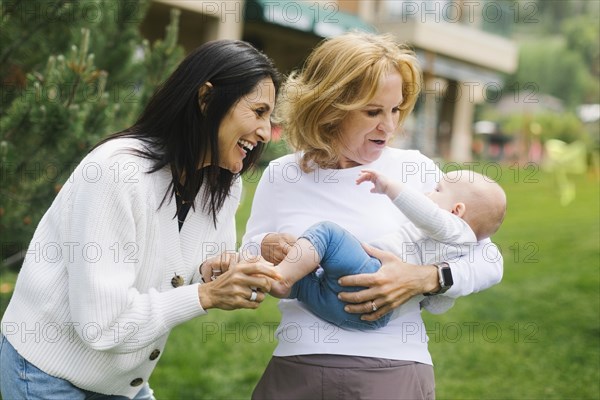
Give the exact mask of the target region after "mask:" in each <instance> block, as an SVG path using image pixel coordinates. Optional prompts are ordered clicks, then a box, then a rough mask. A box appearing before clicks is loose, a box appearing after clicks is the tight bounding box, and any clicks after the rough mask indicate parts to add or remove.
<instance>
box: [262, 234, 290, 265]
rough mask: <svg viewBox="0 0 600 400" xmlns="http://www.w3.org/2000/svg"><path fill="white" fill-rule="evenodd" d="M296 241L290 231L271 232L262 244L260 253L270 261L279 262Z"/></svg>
mask: <svg viewBox="0 0 600 400" xmlns="http://www.w3.org/2000/svg"><path fill="white" fill-rule="evenodd" d="M294 243H296V238H295V237H294V236H292V235H290V234H289V233H269V234H268V235H267V236H265V237H264V238H263V241H262V243H261V244H260V253H261V254H262V256H263V257H264V258H265V260H267V261H268V262H270V263H273V264H275V265H277V264H279V263H280V262H281V261H282V260H283V259H284V258H285V256H286V255H287V253H288V252H289V251H290V248H291V247H292V246H293V245H294Z"/></svg>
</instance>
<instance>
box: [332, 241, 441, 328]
mask: <svg viewBox="0 0 600 400" xmlns="http://www.w3.org/2000/svg"><path fill="white" fill-rule="evenodd" d="M363 248H364V249H365V251H366V252H367V253H368V254H369V255H371V256H373V257H376V258H378V259H379V260H380V261H381V264H382V265H381V268H380V269H379V271H377V272H375V273H373V274H358V275H348V276H344V277H342V278H340V285H342V286H365V287H367V289H364V290H361V291H359V292H342V293H340V294H339V298H340V300H342V301H344V302H347V303H353V304H348V305H347V306H346V307H345V310H346V311H347V312H349V313H354V314H365V315H363V316H362V317H361V319H363V320H365V321H375V320H377V319H379V318H381V317H382V316H384V315H385V314H387V313H389V312H390V311H392V310H393V309H394V308H396V307H398V306H400V305H402V304H404V303H406V302H407V301H408V300H409V299H411V298H412V297H413V296H415V295H418V294H422V293H428V292H434V291H436V290H437V289H438V288H439V281H438V273H437V269H436V268H435V267H434V266H423V265H414V264H408V263H405V262H404V261H402V260H401V259H400V258H398V257H396V256H395V255H394V254H392V253H389V252H386V251H383V250H379V249H376V248H374V247H371V246H369V245H366V244H363Z"/></svg>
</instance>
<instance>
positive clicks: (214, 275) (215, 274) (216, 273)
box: [210, 269, 221, 281]
mask: <svg viewBox="0 0 600 400" xmlns="http://www.w3.org/2000/svg"><path fill="white" fill-rule="evenodd" d="M220 275H221V270H220V269H213V270H212V276H211V277H210V279H211V280H213V281H214V280H215V279H217V278H218V277H219V276H220Z"/></svg>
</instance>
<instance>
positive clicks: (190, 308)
mask: <svg viewBox="0 0 600 400" xmlns="http://www.w3.org/2000/svg"><path fill="white" fill-rule="evenodd" d="M198 286H200V284H198V283H196V284H193V285H187V286H182V287H180V288H177V289H174V290H169V291H168V292H163V293H161V296H162V297H163V299H162V306H163V318H164V324H165V326H167V327H168V328H169V329H171V328H173V327H175V326H176V325H179V324H181V323H183V322H186V321H189V320H191V319H193V318H195V317H198V316H200V315H204V314H207V311H206V310H205V309H204V308H202V304H200V299H199V298H198Z"/></svg>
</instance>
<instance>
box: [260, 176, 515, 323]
mask: <svg viewBox="0 0 600 400" xmlns="http://www.w3.org/2000/svg"><path fill="white" fill-rule="evenodd" d="M367 181H369V182H372V183H373V184H374V186H373V188H372V189H371V192H373V193H381V194H385V195H387V196H388V197H389V198H390V200H392V201H393V203H394V205H396V206H397V207H398V208H399V209H400V211H402V213H403V214H404V215H405V216H406V217H407V218H408V219H409V220H410V221H411V223H406V224H405V225H403V226H402V228H401V229H400V230H399V231H398V232H394V233H392V234H390V235H387V236H385V237H383V238H381V239H380V240H378V241H377V242H375V243H373V245H375V247H378V248H381V249H384V250H388V251H391V252H393V253H395V254H396V255H398V256H399V257H401V258H403V259H404V260H405V261H408V262H411V263H414V264H424V265H429V264H433V263H437V262H440V261H448V260H452V259H456V258H458V257H460V256H463V255H465V254H467V252H468V250H469V248H470V247H469V244H474V243H476V242H477V241H478V240H481V239H484V238H487V237H490V236H491V235H492V234H494V233H495V232H496V231H497V230H498V228H499V227H500V225H501V223H502V220H503V219H504V214H505V212H506V195H505V194H504V191H503V190H502V188H501V187H500V185H498V184H497V183H496V182H494V181H493V180H491V179H490V178H488V177H485V176H483V175H481V174H478V173H475V172H473V171H466V170H459V171H454V172H449V173H447V174H445V175H443V177H442V180H441V182H440V183H439V185H438V186H437V187H436V188H435V190H434V191H433V192H431V193H428V194H427V195H424V194H422V193H419V192H417V191H415V190H414V189H411V188H410V187H408V186H404V185H402V184H401V183H400V182H396V181H392V180H390V179H389V178H387V177H385V176H383V175H381V174H379V173H378V172H376V171H373V170H363V171H362V172H361V174H360V176H359V177H358V179H357V181H356V183H357V184H360V183H363V182H367ZM319 265H320V266H321V269H320V270H317V271H315V269H316V268H317V267H318V266H319ZM380 267H381V263H380V261H379V260H378V259H376V258H374V257H371V256H369V255H368V254H367V253H366V252H365V251H364V249H363V248H362V246H361V244H360V242H359V241H358V240H357V239H356V238H355V237H354V236H352V235H351V234H350V233H349V232H348V231H346V230H344V229H343V228H341V227H339V226H338V225H336V224H334V223H332V222H321V223H318V224H315V225H313V226H312V227H310V228H309V229H308V230H306V231H305V232H304V233H303V234H302V235H301V236H300V238H299V239H298V241H297V242H296V243H295V244H294V246H292V248H291V249H290V251H289V252H288V254H287V256H286V258H285V259H284V260H283V261H282V262H281V263H280V264H279V265H277V266H276V267H275V268H277V270H278V272H279V274H280V275H281V276H282V277H283V280H282V281H279V282H274V283H273V285H272V287H271V292H270V293H271V295H273V296H275V297H280V298H283V297H287V298H292V299H294V298H296V299H298V300H300V301H301V302H302V303H304V305H305V306H306V307H307V308H308V309H309V310H310V311H311V312H313V313H314V314H316V315H317V316H319V317H320V318H322V319H324V320H326V321H328V322H331V323H333V324H335V325H337V326H340V327H342V328H348V329H361V330H368V329H376V328H380V327H383V326H385V325H387V323H388V322H389V320H390V318H391V317H392V315H391V314H386V315H384V316H383V317H381V318H380V319H378V320H376V321H363V320H361V319H360V314H350V313H347V312H345V311H344V305H345V303H343V302H342V301H340V300H339V299H338V298H337V294H338V293H339V292H341V291H352V290H354V291H358V290H361V289H363V288H359V287H354V288H348V287H342V286H340V285H339V284H338V282H337V281H338V279H339V278H340V277H342V276H346V275H352V274H359V273H372V272H376V271H377V270H379V268H380ZM437 297H438V298H439V301H441V302H442V303H443V302H444V301H447V302H449V303H450V306H451V304H452V303H453V300H452V299H449V298H446V300H443V299H441V298H440V297H441V296H437ZM430 299H432V298H427V299H425V301H424V302H422V305H423V306H424V307H425V308H426V309H428V310H430V311H432V312H435V303H436V301H437V299H436V300H430ZM428 306H430V307H431V309H430V308H429V307H428Z"/></svg>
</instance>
